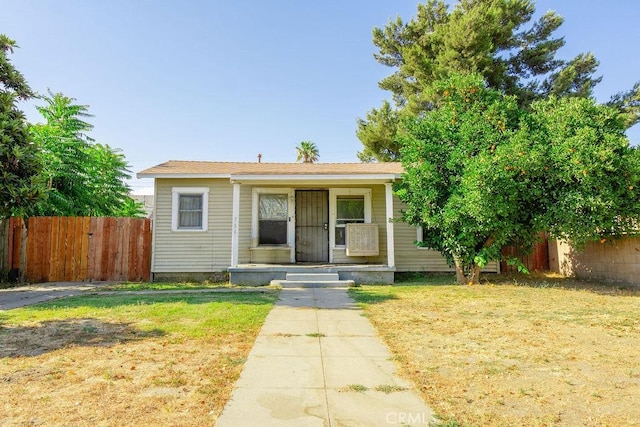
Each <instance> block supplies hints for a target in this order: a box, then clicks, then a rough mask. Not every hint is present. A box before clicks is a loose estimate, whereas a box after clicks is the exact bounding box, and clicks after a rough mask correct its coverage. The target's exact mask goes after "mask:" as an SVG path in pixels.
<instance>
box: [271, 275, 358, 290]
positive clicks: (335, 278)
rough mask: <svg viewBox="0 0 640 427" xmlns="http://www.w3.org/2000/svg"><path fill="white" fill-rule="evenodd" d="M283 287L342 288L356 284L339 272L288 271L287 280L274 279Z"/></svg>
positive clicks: (273, 283)
mask: <svg viewBox="0 0 640 427" xmlns="http://www.w3.org/2000/svg"><path fill="white" fill-rule="evenodd" d="M271 284H272V285H279V286H282V287H283V288H342V287H350V286H355V282H354V281H353V280H340V276H339V275H338V273H287V276H286V279H285V280H272V281H271Z"/></svg>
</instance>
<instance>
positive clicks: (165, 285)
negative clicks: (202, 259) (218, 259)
mask: <svg viewBox="0 0 640 427" xmlns="http://www.w3.org/2000/svg"><path fill="white" fill-rule="evenodd" d="M232 287H233V286H232V285H231V284H229V282H209V281H204V282H180V283H172V282H143V283H115V284H113V285H108V286H104V287H101V288H100V290H101V291H184V290H197V289H218V288H232Z"/></svg>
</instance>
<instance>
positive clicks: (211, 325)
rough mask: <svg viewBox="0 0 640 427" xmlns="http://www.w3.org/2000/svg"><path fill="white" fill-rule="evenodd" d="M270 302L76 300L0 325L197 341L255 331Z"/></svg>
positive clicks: (229, 298) (231, 295) (223, 296)
mask: <svg viewBox="0 0 640 427" xmlns="http://www.w3.org/2000/svg"><path fill="white" fill-rule="evenodd" d="M276 299H277V295H276V294H274V293H260V292H242V293H240V292H219V293H207V294H186V295H185V294H181V295H172V294H163V295H126V294H122V295H104V296H102V295H94V296H76V297H72V298H66V299H62V300H56V301H52V302H47V303H43V304H39V305H35V306H30V307H24V308H18V309H15V310H10V311H6V312H4V313H2V315H0V325H2V324H4V325H7V326H8V325H18V324H22V323H25V322H27V323H29V324H34V323H35V324H37V323H43V322H51V321H58V322H59V321H65V320H71V319H96V320H100V321H102V322H118V323H123V324H130V325H132V326H135V328H136V329H137V330H140V331H154V333H155V334H161V335H170V334H180V335H182V336H184V337H189V338H197V337H202V336H205V335H210V334H225V333H234V332H239V331H242V330H243V329H246V328H249V327H255V326H256V325H260V324H262V322H263V321H264V318H265V317H266V315H267V314H268V312H269V310H270V309H271V307H272V306H273V303H274V302H275V300H276ZM90 327H91V326H90Z"/></svg>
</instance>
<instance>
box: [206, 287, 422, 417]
mask: <svg viewBox="0 0 640 427" xmlns="http://www.w3.org/2000/svg"><path fill="white" fill-rule="evenodd" d="M395 372H396V365H395V363H394V362H393V360H392V359H391V353H390V352H389V350H388V349H387V347H386V346H385V345H384V344H383V343H382V342H381V341H380V339H379V338H378V337H377V336H376V333H375V331H374V329H373V327H372V326H371V323H370V322H369V320H367V318H366V317H363V316H362V311H361V310H360V309H358V308H357V306H356V305H355V303H354V301H353V299H351V298H350V297H349V296H348V294H347V291H346V288H305V289H283V290H282V291H281V293H280V301H279V302H278V303H277V304H276V306H275V307H274V308H273V310H272V311H271V312H270V313H269V315H268V316H267V319H266V321H265V323H264V325H263V327H262V330H261V331H260V335H259V336H258V338H257V340H256V343H255V345H254V347H253V349H252V351H251V353H250V354H249V358H248V360H247V362H246V364H245V366H244V369H243V371H242V374H241V375H240V379H239V380H238V382H237V383H236V385H235V389H234V391H233V394H232V396H231V400H230V401H229V402H228V403H227V406H226V407H225V408H224V411H223V413H222V415H221V416H220V418H219V419H218V420H217V423H216V426H218V427H226V426H233V427H235V426H244V425H260V426H332V427H336V426H384V425H411V426H427V425H429V422H431V421H433V412H432V411H431V410H430V409H429V408H428V407H427V406H426V405H425V404H424V402H423V401H422V400H421V398H420V397H419V396H418V394H417V392H416V391H415V390H414V389H413V386H412V384H411V383H409V382H407V381H405V380H402V379H400V378H398V377H397V376H396V375H395ZM376 388H378V390H376ZM381 390H385V391H387V392H388V393H385V392H384V391H381Z"/></svg>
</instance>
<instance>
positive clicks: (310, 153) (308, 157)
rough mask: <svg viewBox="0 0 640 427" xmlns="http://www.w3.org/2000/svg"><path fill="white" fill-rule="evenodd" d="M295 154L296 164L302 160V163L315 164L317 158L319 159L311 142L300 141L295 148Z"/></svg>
mask: <svg viewBox="0 0 640 427" xmlns="http://www.w3.org/2000/svg"><path fill="white" fill-rule="evenodd" d="M296 152H297V153H298V158H297V159H296V162H299V161H300V160H302V163H315V162H317V161H318V157H320V153H319V152H318V147H316V144H314V143H313V142H311V141H302V142H301V143H300V145H298V146H297V147H296Z"/></svg>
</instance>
